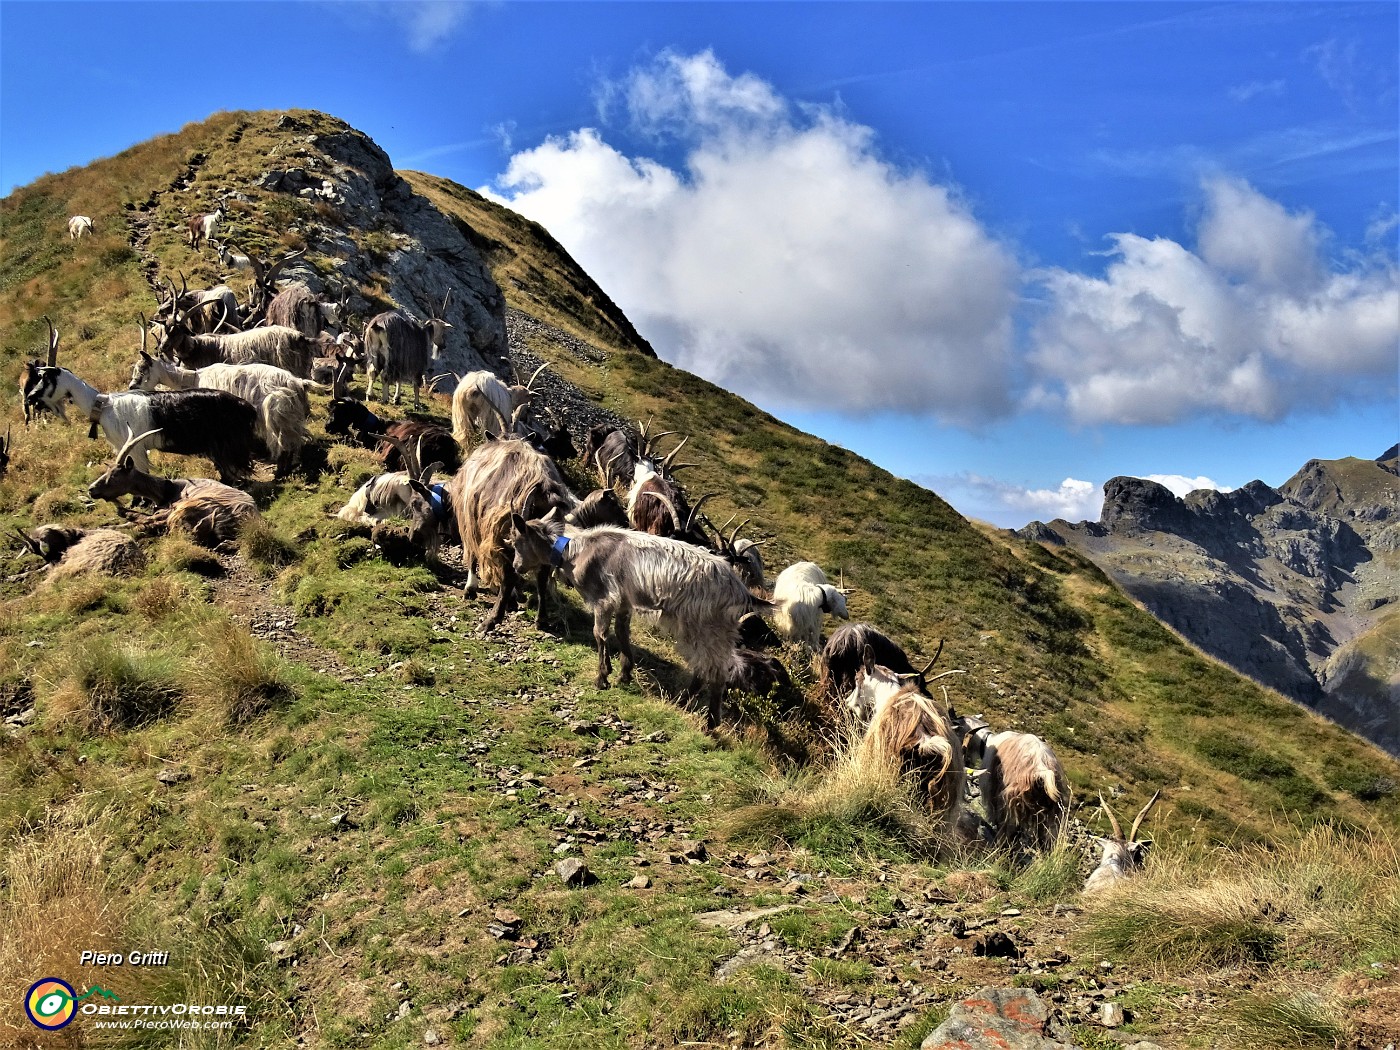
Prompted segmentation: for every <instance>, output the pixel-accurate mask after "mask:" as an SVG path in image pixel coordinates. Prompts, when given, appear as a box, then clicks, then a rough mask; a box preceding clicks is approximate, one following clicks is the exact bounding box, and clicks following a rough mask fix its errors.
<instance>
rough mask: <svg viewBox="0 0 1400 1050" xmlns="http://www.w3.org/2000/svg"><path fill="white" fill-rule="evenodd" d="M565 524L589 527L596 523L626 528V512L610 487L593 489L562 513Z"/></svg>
mask: <svg viewBox="0 0 1400 1050" xmlns="http://www.w3.org/2000/svg"><path fill="white" fill-rule="evenodd" d="M564 522H565V524H568V525H572V526H573V527H574V528H576V529H591V528H595V527H596V526H598V525H616V526H617V527H619V528H623V529H625V528H627V527H628V525H627V512H626V511H625V510H623V509H622V501H621V500H619V499H618V498H617V493H616V492H614V491H613V490H612V489H594V490H593V491H592V492H590V493H589V494H588V495H587V496H584V497H583V499H582V500H581V501H580V502H579V505H578V506H577V507H575V508H574V509H573V510H571V511H569V513H567V514H565V515H564Z"/></svg>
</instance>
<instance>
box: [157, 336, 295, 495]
mask: <svg viewBox="0 0 1400 1050" xmlns="http://www.w3.org/2000/svg"><path fill="white" fill-rule="evenodd" d="M158 386H167V387H171V388H172V389H175V390H193V389H195V388H196V387H199V388H202V389H205V390H224V391H227V392H228V393H230V394H236V395H237V396H238V397H241V398H242V399H243V400H244V401H247V402H248V403H249V404H250V405H252V406H253V407H254V408H255V409H256V410H257V413H258V426H257V435H258V437H259V438H260V439H262V442H263V444H264V445H266V446H267V452H268V456H269V457H270V458H271V460H272V462H273V463H275V464H276V465H277V474H278V476H279V477H281V476H284V475H285V474H286V473H287V471H288V470H290V469H291V468H292V467H293V466H294V465H295V464H296V463H297V462H298V461H299V460H300V458H301V452H302V449H303V448H304V447H305V446H306V442H307V441H308V440H310V435H309V434H308V433H307V430H306V421H307V419H308V418H310V415H311V404H310V401H309V400H308V399H307V393H308V392H309V391H311V390H316V389H317V388H318V387H317V384H316V383H313V382H312V381H311V380H309V379H298V378H297V377H296V376H294V375H292V374H291V373H290V372H288V371H287V370H286V369H283V368H278V367H277V366H276V365H264V364H257V363H254V364H247V365H224V364H218V365H205V366H204V367H203V368H200V369H190V368H181V367H180V366H179V365H177V364H175V363H174V362H173V361H169V360H167V359H166V358H163V357H152V356H151V355H150V354H148V353H146V351H145V350H144V349H143V350H142V351H141V356H140V357H139V358H137V360H136V363H135V364H134V365H132V367H131V384H130V389H132V390H154V389H155V388H156V387H158Z"/></svg>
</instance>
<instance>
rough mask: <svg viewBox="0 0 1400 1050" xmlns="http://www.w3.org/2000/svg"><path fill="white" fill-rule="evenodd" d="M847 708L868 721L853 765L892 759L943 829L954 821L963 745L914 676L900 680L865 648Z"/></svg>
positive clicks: (961, 777)
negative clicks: (913, 785) (914, 785)
mask: <svg viewBox="0 0 1400 1050" xmlns="http://www.w3.org/2000/svg"><path fill="white" fill-rule="evenodd" d="M846 708H847V710H848V711H850V712H851V714H852V715H854V716H855V717H856V718H857V719H861V720H866V719H868V723H867V725H866V728H865V733H864V735H863V736H862V737H861V739H860V741H859V743H858V744H857V746H856V755H857V758H858V761H859V762H860V763H861V764H862V765H864V764H866V763H877V762H886V761H891V760H893V761H895V762H897V763H898V764H899V767H900V770H901V772H902V773H904V774H906V775H910V774H912V775H913V777H914V779H915V782H916V783H917V785H918V790H919V795H920V797H921V798H922V799H923V800H924V801H925V802H926V804H927V805H928V807H929V810H930V811H931V812H933V813H937V814H941V816H942V821H943V825H944V827H945V828H946V829H947V830H949V831H952V830H953V829H954V828H955V827H956V826H957V823H958V818H959V810H960V808H961V806H962V799H963V780H964V777H965V776H966V772H965V768H964V766H963V754H962V746H961V745H960V744H959V743H958V738H957V734H956V732H955V731H954V729H953V726H952V723H951V721H950V720H949V718H948V716H947V714H946V713H945V712H943V711H941V710H940V709H939V707H938V705H937V703H936V702H935V701H934V700H933V699H932V698H931V697H930V696H929V695H928V694H927V693H926V692H924V690H923V687H922V684H921V680H920V679H919V677H918V676H909V677H907V678H901V676H899V675H897V674H895V673H894V672H893V671H891V670H890V669H889V668H888V667H881V666H879V665H878V664H876V663H875V656H874V653H873V651H872V650H870V649H868V648H867V649H866V650H865V652H864V654H863V660H862V663H861V667H860V670H859V671H858V672H857V673H856V684H855V687H854V688H853V689H852V690H851V692H850V695H849V696H847V698H846Z"/></svg>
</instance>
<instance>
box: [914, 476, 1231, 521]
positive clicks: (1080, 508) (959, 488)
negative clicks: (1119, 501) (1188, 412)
mask: <svg viewBox="0 0 1400 1050" xmlns="http://www.w3.org/2000/svg"><path fill="white" fill-rule="evenodd" d="M1141 476H1142V477H1144V478H1146V479H1147V480H1148V481H1155V482H1157V484H1159V485H1162V486H1164V487H1165V488H1167V489H1168V490H1169V491H1171V492H1172V493H1174V494H1175V495H1177V496H1185V495H1186V494H1187V493H1188V492H1194V491H1196V490H1197V489H1217V490H1218V491H1220V492H1229V491H1230V489H1229V488H1228V487H1227V486H1225V485H1221V484H1219V483H1217V482H1215V481H1213V480H1212V479H1210V478H1208V477H1204V476H1201V477H1194V478H1191V477H1186V476H1185V475H1183V474H1143V475H1141ZM916 480H917V481H919V482H920V484H924V485H927V486H928V487H929V488H931V489H933V490H934V491H935V492H937V493H938V494H939V495H940V496H942V497H943V498H944V499H946V500H947V501H948V502H949V503H950V504H952V506H953V507H954V508H955V509H956V510H957V511H958V513H960V514H963V515H965V516H967V517H970V518H980V519H982V520H984V521H990V522H991V523H992V524H994V525H999V526H1001V527H1003V528H1009V529H1019V528H1020V527H1021V526H1023V525H1025V524H1026V523H1027V522H1030V521H1053V520H1054V519H1056V518H1063V519H1065V520H1066V521H1071V522H1078V521H1098V520H1099V516H1100V514H1102V512H1103V485H1102V484H1101V483H1099V482H1096V481H1081V480H1079V479H1078V478H1065V479H1064V480H1063V481H1061V482H1060V483H1059V485H1057V486H1055V487H1054V488H1034V487H1030V486H1022V485H1014V484H1012V483H1010V482H1007V481H1002V480H1000V479H998V478H990V477H986V476H985V475H981V474H975V473H971V472H968V471H964V472H962V473H959V474H943V475H937V476H932V477H924V478H919V479H916Z"/></svg>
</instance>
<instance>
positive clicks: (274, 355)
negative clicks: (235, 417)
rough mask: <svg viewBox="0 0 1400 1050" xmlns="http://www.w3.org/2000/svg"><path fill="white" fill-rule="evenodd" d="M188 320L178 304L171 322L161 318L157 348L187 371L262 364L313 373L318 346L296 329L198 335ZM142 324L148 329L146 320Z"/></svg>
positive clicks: (304, 374)
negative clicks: (205, 367) (213, 366)
mask: <svg viewBox="0 0 1400 1050" xmlns="http://www.w3.org/2000/svg"><path fill="white" fill-rule="evenodd" d="M187 317H188V311H185V312H182V311H181V310H180V309H179V307H178V305H177V306H176V308H175V310H174V312H173V314H172V317H171V319H170V320H169V321H164V320H161V319H159V318H158V319H157V320H156V322H155V324H156V327H158V328H159V329H160V333H161V334H160V343H159V345H158V346H157V349H158V350H159V351H160V353H161V354H164V355H166V356H170V357H175V358H178V359H179V361H180V363H181V364H182V365H184V366H185V367H186V368H203V367H204V366H206V365H217V364H227V365H247V364H254V363H259V364H265V365H276V366H277V367H278V368H285V369H286V370H287V371H288V372H290V373H292V375H294V376H299V377H301V378H305V377H307V376H309V375H310V374H311V358H312V357H313V356H314V354H315V347H316V344H315V342H314V341H313V340H311V339H308V338H307V337H306V336H304V335H302V334H301V333H300V332H298V331H297V330H296V329H295V328H287V327H285V326H283V325H269V326H267V327H265V328H254V329H252V330H250V331H247V332H230V333H228V334H222V335H199V334H196V333H195V332H194V331H193V330H192V329H191V328H190V326H189V324H188V323H187ZM141 323H142V327H145V319H144V318H142V322H141Z"/></svg>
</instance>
